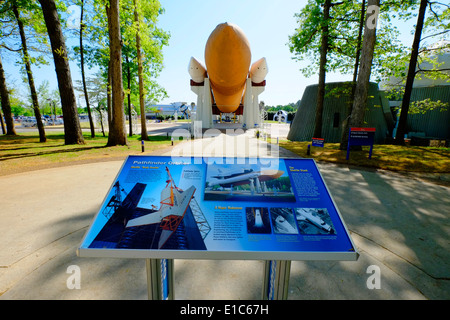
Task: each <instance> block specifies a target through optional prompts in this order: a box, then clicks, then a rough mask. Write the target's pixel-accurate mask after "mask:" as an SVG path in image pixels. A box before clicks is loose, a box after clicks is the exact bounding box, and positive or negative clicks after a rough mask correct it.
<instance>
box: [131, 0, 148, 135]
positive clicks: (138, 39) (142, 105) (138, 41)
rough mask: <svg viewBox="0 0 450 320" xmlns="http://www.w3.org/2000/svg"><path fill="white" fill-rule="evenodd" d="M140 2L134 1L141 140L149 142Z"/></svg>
mask: <svg viewBox="0 0 450 320" xmlns="http://www.w3.org/2000/svg"><path fill="white" fill-rule="evenodd" d="M138 1H139V0H135V1H134V20H135V21H136V23H137V31H136V51H137V59H138V79H139V107H140V112H141V140H148V134H147V121H146V118H145V103H144V78H143V76H142V73H143V68H142V55H141V37H140V35H139V32H140V29H139V12H138V5H137V2H138Z"/></svg>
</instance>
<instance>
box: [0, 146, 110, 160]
mask: <svg viewBox="0 0 450 320" xmlns="http://www.w3.org/2000/svg"><path fill="white" fill-rule="evenodd" d="M49 147H51V146H49ZM53 147H61V146H53ZM104 148H107V146H106V145H104V146H92V147H76V148H69V149H56V150H48V151H40V152H29V153H14V154H10V155H7V154H5V155H0V161H5V160H12V159H20V158H28V157H38V156H43V155H50V154H59V153H70V152H80V151H88V150H95V149H104ZM24 149H26V148H24Z"/></svg>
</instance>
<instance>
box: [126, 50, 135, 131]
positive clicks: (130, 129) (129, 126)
mask: <svg viewBox="0 0 450 320" xmlns="http://www.w3.org/2000/svg"><path fill="white" fill-rule="evenodd" d="M125 59H126V60H125V61H126V63H127V89H128V93H127V100H128V129H129V136H130V137H132V136H133V121H132V114H131V71H130V60H129V59H128V54H127V55H126V56H125Z"/></svg>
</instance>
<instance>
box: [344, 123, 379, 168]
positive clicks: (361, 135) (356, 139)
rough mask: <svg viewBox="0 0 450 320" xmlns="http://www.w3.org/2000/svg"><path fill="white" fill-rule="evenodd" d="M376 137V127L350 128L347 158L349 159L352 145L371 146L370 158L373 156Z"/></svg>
mask: <svg viewBox="0 0 450 320" xmlns="http://www.w3.org/2000/svg"><path fill="white" fill-rule="evenodd" d="M374 138H375V128H350V130H349V133H348V144H347V157H346V159H347V160H348V159H349V156H350V147H351V146H370V151H369V159H370V158H372V150H373V142H374Z"/></svg>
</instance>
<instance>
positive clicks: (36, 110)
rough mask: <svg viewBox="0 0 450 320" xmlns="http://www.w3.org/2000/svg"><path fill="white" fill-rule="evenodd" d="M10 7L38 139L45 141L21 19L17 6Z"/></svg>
mask: <svg viewBox="0 0 450 320" xmlns="http://www.w3.org/2000/svg"><path fill="white" fill-rule="evenodd" d="M12 9H13V13H14V16H15V17H16V20H17V25H18V26H19V33H20V39H21V42H22V53H23V62H24V63H25V70H26V72H27V77H28V84H29V86H30V93H31V100H32V102H33V110H34V116H35V117H36V125H37V128H38V132H39V141H40V142H45V141H47V137H46V136H45V130H44V124H43V123H42V118H41V111H40V110H39V102H38V98H37V93H36V87H35V85H34V78H33V73H32V71H31V64H30V59H29V55H28V48H27V40H26V37H25V31H24V28H23V23H22V20H21V19H20V16H19V10H18V9H17V6H16V5H15V4H13V8H12Z"/></svg>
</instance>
